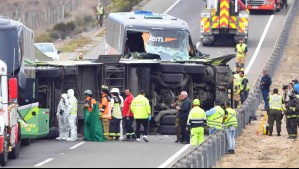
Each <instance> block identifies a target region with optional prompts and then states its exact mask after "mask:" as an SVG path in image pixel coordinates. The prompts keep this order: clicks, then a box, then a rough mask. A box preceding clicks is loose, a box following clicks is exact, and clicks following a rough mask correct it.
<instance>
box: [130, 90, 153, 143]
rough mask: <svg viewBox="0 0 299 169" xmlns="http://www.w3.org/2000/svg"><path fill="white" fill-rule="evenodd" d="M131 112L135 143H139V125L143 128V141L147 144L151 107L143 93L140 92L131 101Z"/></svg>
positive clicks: (142, 91)
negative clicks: (134, 122) (133, 120)
mask: <svg viewBox="0 0 299 169" xmlns="http://www.w3.org/2000/svg"><path fill="white" fill-rule="evenodd" d="M131 111H132V113H133V114H134V119H135V120H136V125H137V126H136V136H137V139H136V141H137V142H140V127H141V124H142V125H143V127H144V133H143V134H144V135H143V140H144V141H145V142H149V140H148V137H147V134H148V127H149V121H150V120H151V106H150V104H149V100H148V99H147V98H146V97H145V91H144V90H140V92H139V95H138V96H137V97H136V98H135V99H134V100H133V101H132V104H131Z"/></svg>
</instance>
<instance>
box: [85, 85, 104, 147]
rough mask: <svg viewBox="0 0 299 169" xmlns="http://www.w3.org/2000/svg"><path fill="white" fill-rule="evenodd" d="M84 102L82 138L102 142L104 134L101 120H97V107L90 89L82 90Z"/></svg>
mask: <svg viewBox="0 0 299 169" xmlns="http://www.w3.org/2000/svg"><path fill="white" fill-rule="evenodd" d="M84 96H85V104H84V106H83V111H84V140H85V141H97V142H104V141H105V136H104V131H103V126H102V122H101V121H100V120H98V118H99V117H98V116H99V108H98V105H97V102H96V100H95V99H93V98H92V91H91V90H86V91H85V92H84Z"/></svg>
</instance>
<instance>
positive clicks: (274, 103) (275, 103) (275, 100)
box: [270, 94, 282, 110]
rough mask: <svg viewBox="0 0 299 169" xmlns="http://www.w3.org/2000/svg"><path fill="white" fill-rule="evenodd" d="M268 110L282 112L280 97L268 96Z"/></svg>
mask: <svg viewBox="0 0 299 169" xmlns="http://www.w3.org/2000/svg"><path fill="white" fill-rule="evenodd" d="M270 109H271V110H282V96H279V95H277V94H276V95H272V96H270Z"/></svg>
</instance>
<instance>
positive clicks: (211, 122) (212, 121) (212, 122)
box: [208, 106, 224, 130]
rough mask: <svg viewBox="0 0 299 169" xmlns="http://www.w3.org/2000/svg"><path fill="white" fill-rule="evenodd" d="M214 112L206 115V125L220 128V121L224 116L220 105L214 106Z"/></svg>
mask: <svg viewBox="0 0 299 169" xmlns="http://www.w3.org/2000/svg"><path fill="white" fill-rule="evenodd" d="M215 108H216V113H215V114H213V115H212V116H210V117H208V126H209V127H210V128H216V129H218V130H221V129H222V122H223V118H224V110H223V109H222V108H221V107H220V106H216V107H215Z"/></svg>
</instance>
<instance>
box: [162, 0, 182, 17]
mask: <svg viewBox="0 0 299 169" xmlns="http://www.w3.org/2000/svg"><path fill="white" fill-rule="evenodd" d="M180 2H181V0H177V1H176V2H175V3H174V4H173V5H171V6H170V7H169V8H168V9H167V10H166V11H165V12H164V13H163V14H167V13H168V12H169V11H171V10H172V9H173V8H174V7H175V6H176V5H177V4H178V3H180Z"/></svg>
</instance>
